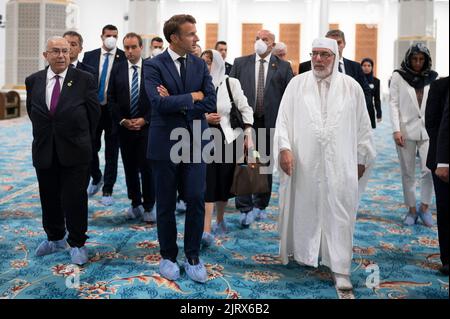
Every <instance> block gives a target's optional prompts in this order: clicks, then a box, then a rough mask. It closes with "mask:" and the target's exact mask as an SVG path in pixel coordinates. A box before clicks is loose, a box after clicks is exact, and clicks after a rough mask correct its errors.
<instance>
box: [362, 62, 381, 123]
mask: <svg viewBox="0 0 450 319" xmlns="http://www.w3.org/2000/svg"><path fill="white" fill-rule="evenodd" d="M361 68H362V70H363V73H364V76H365V77H366V79H367V83H369V87H370V93H371V94H372V100H373V105H374V106H375V109H373V108H372V109H369V110H368V111H369V116H370V123H371V124H372V128H376V127H377V122H381V118H382V112H381V99H380V80H379V79H378V78H376V77H375V76H374V75H373V68H374V63H373V60H372V59H370V58H365V59H363V60H362V61H361ZM375 111H376V120H375Z"/></svg>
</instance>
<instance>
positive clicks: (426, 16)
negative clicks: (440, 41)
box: [394, 0, 436, 67]
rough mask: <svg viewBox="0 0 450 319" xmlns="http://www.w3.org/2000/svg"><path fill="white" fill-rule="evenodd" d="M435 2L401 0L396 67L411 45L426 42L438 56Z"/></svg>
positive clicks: (433, 53) (429, 0)
mask: <svg viewBox="0 0 450 319" xmlns="http://www.w3.org/2000/svg"><path fill="white" fill-rule="evenodd" d="M434 33H435V32H434V3H433V1H432V0H399V10H398V39H397V41H396V50H395V60H394V63H395V67H399V66H400V64H401V61H402V60H403V58H404V56H405V53H406V51H407V50H408V48H409V46H411V45H412V44H414V43H418V42H421V43H424V44H425V45H426V46H427V47H428V49H430V51H431V55H432V59H433V60H435V56H436V38H435V34H434Z"/></svg>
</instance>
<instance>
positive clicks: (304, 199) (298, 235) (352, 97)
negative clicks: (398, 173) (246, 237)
mask: <svg viewBox="0 0 450 319" xmlns="http://www.w3.org/2000/svg"><path fill="white" fill-rule="evenodd" d="M311 55H312V66H313V68H312V71H309V72H306V73H303V74H301V75H299V76H297V77H295V78H294V79H292V80H291V82H290V83H289V85H288V87H287V89H286V92H285V93H284V96H283V100H282V102H281V105H280V110H279V114H278V119H277V124H276V130H275V140H274V155H275V157H276V165H275V169H277V168H279V169H278V170H279V173H280V189H279V193H280V194H279V205H280V206H279V209H280V219H279V225H278V226H279V232H280V237H281V242H280V255H281V259H282V261H283V263H284V264H287V263H288V262H289V256H293V258H294V259H295V260H296V261H297V262H299V263H301V264H304V265H308V266H313V267H318V265H319V261H320V260H321V264H322V265H324V266H327V267H329V268H330V269H331V272H332V274H333V279H334V281H335V285H336V288H337V289H340V290H351V289H352V288H353V287H352V284H351V281H350V273H351V262H352V253H353V252H352V250H353V232H354V225H355V221H356V212H357V207H358V179H359V178H360V177H361V176H362V175H363V174H364V171H365V168H366V167H368V166H369V165H370V164H371V163H372V162H373V160H374V158H375V155H376V154H375V148H374V144H373V141H372V128H371V124H370V119H369V115H368V113H367V109H366V102H365V98H364V93H363V90H362V89H361V86H360V85H359V84H358V82H356V81H355V80H354V79H353V78H351V77H350V76H347V75H345V74H342V73H339V72H338V62H339V58H337V55H338V45H337V42H336V40H334V39H328V38H320V39H316V40H314V42H313V50H312V54H311Z"/></svg>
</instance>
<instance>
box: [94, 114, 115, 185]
mask: <svg viewBox="0 0 450 319" xmlns="http://www.w3.org/2000/svg"><path fill="white" fill-rule="evenodd" d="M101 109H102V115H101V118H100V122H99V123H98V126H97V131H96V134H95V138H94V145H93V149H94V152H93V157H92V162H91V176H92V179H93V183H94V184H98V182H100V179H101V178H102V171H101V170H100V159H99V156H98V153H99V152H100V149H101V148H102V134H103V132H105V136H104V140H105V173H104V176H103V181H104V185H103V193H110V194H112V192H113V188H114V184H115V183H116V179H117V162H118V158H119V138H118V132H117V131H118V129H117V125H116V124H115V123H113V120H112V116H111V110H110V109H109V107H108V105H102V106H101Z"/></svg>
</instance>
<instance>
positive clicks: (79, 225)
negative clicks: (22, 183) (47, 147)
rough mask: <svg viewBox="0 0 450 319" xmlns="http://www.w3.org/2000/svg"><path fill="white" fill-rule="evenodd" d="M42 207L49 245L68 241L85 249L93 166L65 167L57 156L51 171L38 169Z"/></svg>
mask: <svg viewBox="0 0 450 319" xmlns="http://www.w3.org/2000/svg"><path fill="white" fill-rule="evenodd" d="M36 175H37V179H38V183H39V194H40V198H41V206H42V224H43V227H44V230H45V232H46V234H47V238H48V240H49V241H57V240H61V239H63V238H64V236H65V235H66V228H67V231H68V233H69V236H68V238H67V242H68V243H69V245H70V246H71V247H78V248H79V247H83V246H84V244H85V242H86V240H87V238H88V236H86V232H87V228H88V197H87V192H86V188H87V186H88V184H89V164H85V165H78V166H73V167H64V166H62V165H61V163H60V162H59V160H58V157H57V156H56V154H54V156H53V163H52V166H51V167H50V168H49V169H38V168H36Z"/></svg>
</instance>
